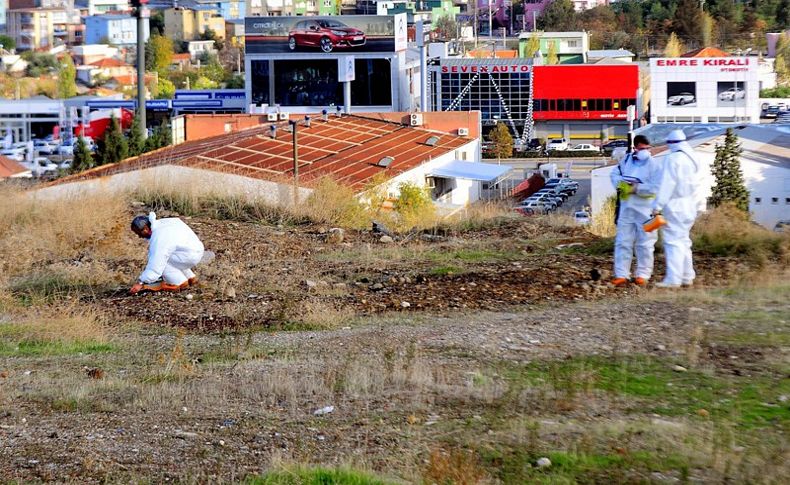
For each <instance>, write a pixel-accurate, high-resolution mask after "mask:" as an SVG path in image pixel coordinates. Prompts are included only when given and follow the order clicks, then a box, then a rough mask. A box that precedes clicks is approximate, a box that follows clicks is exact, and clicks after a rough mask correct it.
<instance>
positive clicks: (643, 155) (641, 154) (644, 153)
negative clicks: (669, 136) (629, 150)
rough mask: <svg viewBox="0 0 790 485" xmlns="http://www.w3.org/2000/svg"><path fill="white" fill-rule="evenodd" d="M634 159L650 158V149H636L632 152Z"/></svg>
mask: <svg viewBox="0 0 790 485" xmlns="http://www.w3.org/2000/svg"><path fill="white" fill-rule="evenodd" d="M634 159H636V160H639V161H640V162H646V161H648V160H649V159H650V150H637V151H636V153H634Z"/></svg>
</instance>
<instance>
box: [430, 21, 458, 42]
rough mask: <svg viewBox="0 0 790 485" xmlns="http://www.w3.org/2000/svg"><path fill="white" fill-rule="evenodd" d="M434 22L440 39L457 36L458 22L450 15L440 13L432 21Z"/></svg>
mask: <svg viewBox="0 0 790 485" xmlns="http://www.w3.org/2000/svg"><path fill="white" fill-rule="evenodd" d="M434 24H435V25H436V32H437V33H438V34H439V38H440V39H443V40H450V39H455V38H456V37H457V36H458V24H457V23H456V21H455V19H454V18H453V17H452V15H442V16H441V17H439V18H438V19H437V20H435V21H434Z"/></svg>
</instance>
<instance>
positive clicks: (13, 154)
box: [0, 148, 25, 162]
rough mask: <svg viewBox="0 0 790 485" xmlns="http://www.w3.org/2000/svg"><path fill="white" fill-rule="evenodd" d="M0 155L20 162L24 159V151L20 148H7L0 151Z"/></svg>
mask: <svg viewBox="0 0 790 485" xmlns="http://www.w3.org/2000/svg"><path fill="white" fill-rule="evenodd" d="M0 155H3V156H4V157H7V158H10V159H11V160H16V161H17V162H21V161H22V160H24V159H25V150H24V149H21V148H8V149H5V150H2V151H0Z"/></svg>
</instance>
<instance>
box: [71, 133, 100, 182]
mask: <svg viewBox="0 0 790 485" xmlns="http://www.w3.org/2000/svg"><path fill="white" fill-rule="evenodd" d="M94 166H95V163H94V161H93V153H91V151H90V148H88V144H87V143H85V138H83V137H79V139H78V140H77V144H76V146H75V147H74V160H72V162H71V171H72V172H73V173H77V172H82V171H84V170H88V169H89V168H93V167H94Z"/></svg>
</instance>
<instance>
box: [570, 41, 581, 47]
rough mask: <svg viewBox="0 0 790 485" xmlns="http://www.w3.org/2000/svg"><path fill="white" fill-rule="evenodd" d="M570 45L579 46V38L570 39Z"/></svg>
mask: <svg viewBox="0 0 790 485" xmlns="http://www.w3.org/2000/svg"><path fill="white" fill-rule="evenodd" d="M568 47H579V41H578V40H569V41H568Z"/></svg>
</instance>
